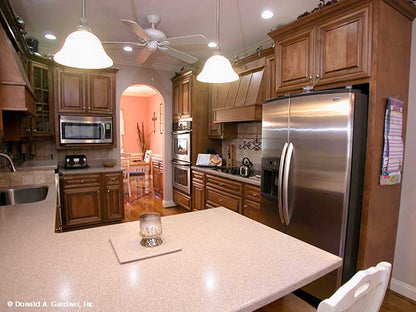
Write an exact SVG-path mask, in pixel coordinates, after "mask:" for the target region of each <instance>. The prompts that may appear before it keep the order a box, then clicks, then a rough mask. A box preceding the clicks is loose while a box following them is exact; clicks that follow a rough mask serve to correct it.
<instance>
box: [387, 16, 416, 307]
mask: <svg viewBox="0 0 416 312" xmlns="http://www.w3.org/2000/svg"><path fill="white" fill-rule="evenodd" d="M408 107H409V110H408V117H407V131H406V152H405V157H404V174H403V184H402V197H401V203H400V216H399V226H398V231H397V242H396V251H395V257H394V266H393V279H392V283H391V288H392V289H393V290H395V291H397V292H400V293H401V294H403V295H405V296H407V297H409V298H412V299H413V300H416V21H414V22H413V32H412V52H411V65H410V83H409V103H408Z"/></svg>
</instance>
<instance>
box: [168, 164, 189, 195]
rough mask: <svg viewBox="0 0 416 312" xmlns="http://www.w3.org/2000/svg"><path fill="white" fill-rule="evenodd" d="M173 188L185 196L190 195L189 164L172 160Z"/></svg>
mask: <svg viewBox="0 0 416 312" xmlns="http://www.w3.org/2000/svg"><path fill="white" fill-rule="evenodd" d="M172 167H173V187H174V188H175V189H177V190H179V191H182V192H183V193H186V194H191V164H190V163H189V162H185V161H180V160H173V161H172Z"/></svg>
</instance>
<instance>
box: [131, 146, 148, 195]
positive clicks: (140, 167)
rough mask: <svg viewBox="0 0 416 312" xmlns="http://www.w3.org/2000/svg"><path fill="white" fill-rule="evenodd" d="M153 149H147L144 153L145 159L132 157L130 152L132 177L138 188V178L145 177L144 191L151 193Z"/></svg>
mask: <svg viewBox="0 0 416 312" xmlns="http://www.w3.org/2000/svg"><path fill="white" fill-rule="evenodd" d="M151 155H152V151H151V150H147V151H146V152H145V154H144V159H143V160H141V159H140V160H139V159H137V158H132V155H131V154H130V178H131V179H134V180H135V181H136V188H137V187H138V185H139V184H138V179H137V178H144V193H145V194H149V185H150V184H149V174H150V160H151Z"/></svg>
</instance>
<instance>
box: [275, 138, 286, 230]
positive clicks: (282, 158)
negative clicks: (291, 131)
mask: <svg viewBox="0 0 416 312" xmlns="http://www.w3.org/2000/svg"><path fill="white" fill-rule="evenodd" d="M287 145H288V144H287V142H286V143H285V145H284V146H283V149H282V153H281V155H280V164H279V182H278V186H277V187H278V189H277V206H278V208H279V217H280V221H281V222H282V224H285V220H284V219H283V167H284V164H285V157H286V151H287Z"/></svg>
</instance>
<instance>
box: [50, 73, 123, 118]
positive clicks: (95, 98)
mask: <svg viewBox="0 0 416 312" xmlns="http://www.w3.org/2000/svg"><path fill="white" fill-rule="evenodd" d="M116 72H117V70H114V69H107V70H99V71H98V70H97V71H95V70H94V71H93V70H91V71H87V70H80V69H72V68H57V69H56V75H55V76H56V81H55V86H56V88H57V91H56V106H57V111H58V113H75V114H93V115H112V114H113V111H114V105H115V74H116Z"/></svg>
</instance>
